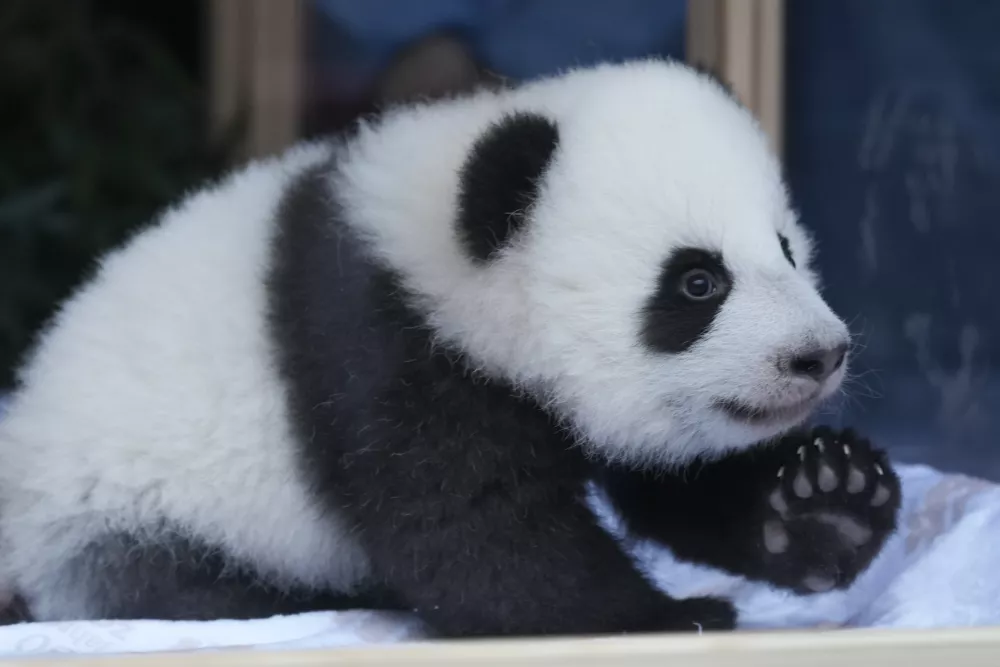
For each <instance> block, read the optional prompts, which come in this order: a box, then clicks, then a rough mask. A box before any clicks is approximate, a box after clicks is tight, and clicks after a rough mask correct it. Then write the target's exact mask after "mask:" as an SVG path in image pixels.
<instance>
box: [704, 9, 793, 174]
mask: <svg viewBox="0 0 1000 667" xmlns="http://www.w3.org/2000/svg"><path fill="white" fill-rule="evenodd" d="M784 35H785V0H688V21H687V54H686V58H687V60H688V61H689V62H692V63H695V64H698V65H702V66H705V67H707V68H709V69H711V70H713V71H715V72H716V73H718V74H719V75H720V76H721V77H722V78H723V79H724V80H726V81H727V82H728V83H729V84H730V85H731V86H732V87H733V90H734V91H735V92H736V94H737V96H739V98H740V99H741V100H742V101H743V103H744V104H746V105H747V107H749V108H750V110H751V111H753V112H754V114H755V115H756V116H757V118H758V120H759V121H760V124H761V126H762V127H763V128H764V131H765V132H767V134H768V137H769V138H770V140H771V144H772V147H773V149H774V150H775V151H776V152H777V153H778V154H779V155H780V154H781V151H782V148H783V144H784V104H785V95H784V85H785V83H784V74H785V72H784V61H785V58H784V51H785V39H784Z"/></svg>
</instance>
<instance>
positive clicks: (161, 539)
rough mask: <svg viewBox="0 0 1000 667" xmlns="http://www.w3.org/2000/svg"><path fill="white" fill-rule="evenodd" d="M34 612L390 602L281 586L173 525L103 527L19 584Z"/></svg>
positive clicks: (230, 610) (268, 609)
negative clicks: (147, 529) (147, 531)
mask: <svg viewBox="0 0 1000 667" xmlns="http://www.w3.org/2000/svg"><path fill="white" fill-rule="evenodd" d="M21 592H22V594H23V595H24V596H25V598H26V599H27V600H28V605H27V606H28V613H29V614H30V616H31V618H32V619H34V620H96V619H101V620H128V619H159V620H186V621H201V620H215V619H235V620H246V619H252V618H268V617H271V616H275V615H284V614H295V613H301V612H307V611H319V610H343V609H357V608H396V605H394V604H393V603H392V601H391V600H389V599H388V598H387V597H386V596H384V595H380V594H378V593H377V592H371V593H369V594H359V595H356V596H355V595H345V594H338V593H335V592H331V591H318V590H310V589H304V588H303V589H298V590H287V589H283V588H279V587H276V586H274V585H272V584H270V583H267V582H266V581H263V580H261V578H260V577H258V576H257V575H255V574H254V573H253V572H252V571H251V570H249V569H248V568H245V567H239V566H235V565H234V564H232V563H231V562H227V559H226V558H225V557H224V555H223V553H222V552H221V551H220V550H219V549H217V548H213V547H211V546H209V545H207V544H204V543H201V542H199V541H197V540H194V539H191V538H188V537H184V536H182V535H179V534H177V533H167V534H164V533H162V532H159V531H158V533H157V536H156V537H155V538H150V537H149V536H143V537H138V536H136V535H133V534H129V533H122V532H116V533H106V534H104V535H103V536H101V537H98V538H97V539H94V540H92V541H91V542H89V543H88V544H86V545H85V546H84V547H83V548H82V549H80V550H79V551H78V552H77V553H76V554H74V555H72V556H71V557H70V558H68V559H67V560H65V561H63V563H62V564H61V565H59V566H57V567H54V568H50V569H48V570H46V572H45V574H44V576H42V577H39V578H36V579H35V580H34V582H33V585H32V586H31V588H30V590H24V591H21Z"/></svg>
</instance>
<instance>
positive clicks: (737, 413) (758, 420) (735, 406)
mask: <svg viewBox="0 0 1000 667" xmlns="http://www.w3.org/2000/svg"><path fill="white" fill-rule="evenodd" d="M813 403H814V402H813V401H812V400H805V401H800V402H799V403H795V404H793V405H782V406H780V407H765V406H760V405H750V404H749V403H744V402H743V401H739V400H736V399H733V398H727V399H722V400H718V401H716V402H715V407H716V408H717V409H719V410H721V411H722V412H724V413H726V415H728V416H729V417H730V418H731V419H735V420H736V421H742V422H747V423H750V424H766V423H769V422H785V421H794V420H797V419H801V418H803V417H805V416H806V415H807V414H809V412H810V410H811V409H812V407H813Z"/></svg>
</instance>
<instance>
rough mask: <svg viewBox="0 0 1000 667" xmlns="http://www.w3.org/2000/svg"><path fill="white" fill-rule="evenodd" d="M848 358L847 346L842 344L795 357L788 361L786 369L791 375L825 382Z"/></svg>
mask: <svg viewBox="0 0 1000 667" xmlns="http://www.w3.org/2000/svg"><path fill="white" fill-rule="evenodd" d="M846 357H847V345H846V344H841V345H838V346H836V347H832V348H820V349H815V350H809V351H808V352H806V353H804V354H797V355H794V356H792V357H791V358H790V359H788V361H787V366H786V368H787V372H788V373H789V374H790V375H795V376H798V377H805V378H810V379H812V380H815V381H816V382H823V381H824V380H826V379H827V378H828V377H830V376H831V375H833V374H834V373H836V372H837V371H838V370H839V369H840V367H841V366H843V365H844V359H845V358H846Z"/></svg>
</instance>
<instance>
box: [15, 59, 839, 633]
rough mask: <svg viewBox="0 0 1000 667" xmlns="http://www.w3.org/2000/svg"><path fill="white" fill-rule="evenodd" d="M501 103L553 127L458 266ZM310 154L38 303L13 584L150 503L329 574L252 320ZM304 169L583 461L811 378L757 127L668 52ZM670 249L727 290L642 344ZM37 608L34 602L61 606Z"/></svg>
mask: <svg viewBox="0 0 1000 667" xmlns="http://www.w3.org/2000/svg"><path fill="white" fill-rule="evenodd" d="M513 110H527V111H535V112H538V113H541V114H544V115H545V116H547V117H549V118H552V119H554V120H555V121H556V123H557V125H558V128H559V134H560V143H559V148H558V150H557V152H556V155H555V159H554V163H553V165H552V167H551V169H550V171H549V173H548V174H547V176H546V177H545V178H544V180H543V183H542V192H541V197H540V200H539V202H538V204H537V206H535V207H534V208H533V210H531V211H529V212H528V213H529V222H528V225H527V233H526V234H525V235H524V237H523V238H522V239H520V242H518V243H517V244H515V246H514V247H512V248H510V249H509V251H508V252H507V253H506V254H505V255H504V256H503V257H502V258H500V259H499V260H498V261H497V262H495V263H494V264H493V265H492V266H490V267H488V268H485V269H484V268H482V267H477V266H474V265H473V264H472V263H471V262H470V261H469V259H468V258H467V256H466V255H465V253H464V252H463V251H462V250H461V249H460V247H459V245H458V242H457V240H456V235H455V231H454V228H453V222H454V219H455V201H456V196H457V189H458V183H459V180H458V179H459V171H460V169H461V167H462V164H463V162H464V160H465V158H466V156H467V155H468V153H469V150H470V147H471V145H472V143H473V142H474V141H475V139H476V138H477V137H478V136H480V135H481V134H482V133H483V132H484V131H485V130H486V129H487V128H488V127H489V125H490V124H491V123H493V122H495V121H497V120H499V119H500V118H501V117H502V115H503V114H505V113H506V112H509V111H513ZM327 157H328V154H327V152H326V149H324V148H322V147H317V146H305V147H302V148H299V149H296V150H293V151H291V152H290V153H288V154H287V155H285V156H284V157H282V158H280V159H277V160H272V161H267V162H263V163H258V164H254V165H251V166H249V167H248V168H246V169H245V170H244V171H242V172H240V173H237V174H236V175H234V176H233V177H231V178H230V179H228V180H227V181H225V182H223V183H222V184H219V185H217V186H215V187H213V188H211V189H207V190H205V191H203V192H200V193H198V194H195V195H194V196H192V197H190V198H189V199H187V200H186V201H185V202H183V203H182V204H181V205H179V206H177V207H176V208H174V209H173V210H171V211H169V212H168V213H167V214H166V215H165V216H164V217H163V218H162V220H161V221H160V223H159V224H158V225H157V226H155V227H153V228H152V229H150V230H148V231H146V232H144V233H142V234H140V235H138V236H137V237H136V238H135V239H133V240H132V241H131V242H130V243H128V244H126V245H125V247H124V248H123V249H121V250H120V251H118V252H116V253H114V254H112V255H110V256H109V257H107V258H106V259H105V260H104V261H103V263H102V266H101V269H100V271H99V273H98V274H97V276H96V278H95V279H94V280H93V281H91V282H90V283H89V284H88V285H86V286H85V287H84V288H83V289H82V290H81V291H80V292H79V293H78V294H76V296H75V297H73V298H72V299H71V300H70V301H69V302H68V303H67V304H66V305H65V307H64V308H63V309H62V311H61V312H60V314H59V316H58V318H57V319H56V320H55V322H54V324H53V325H52V326H51V327H50V328H49V330H48V331H47V332H46V334H45V336H44V337H43V339H42V341H41V343H40V345H39V347H38V349H37V352H36V353H35V354H34V355H33V357H32V358H31V359H30V361H29V363H28V364H27V366H26V367H25V369H24V371H23V388H22V389H21V390H20V391H19V392H18V393H17V395H16V396H15V398H14V400H13V402H12V404H11V406H10V410H9V413H8V415H7V417H6V419H5V420H4V421H3V422H0V507H2V516H0V536H2V539H3V545H2V552H0V553H2V558H0V564H2V568H3V571H4V572H5V573H6V574H7V575H8V576H9V577H10V578H11V579H12V580H14V581H15V582H16V583H18V584H19V587H20V588H22V589H24V588H27V589H33V588H36V584H39V582H40V581H41V580H42V579H43V578H44V577H46V576H48V573H50V572H51V569H52V568H53V567H54V566H55V565H56V564H58V563H60V562H61V561H62V560H64V559H66V558H68V557H69V556H70V555H72V554H73V553H74V552H75V551H76V550H77V549H79V548H80V546H81V545H82V544H83V543H85V542H86V541H87V540H88V539H90V538H92V537H94V536H95V535H98V534H99V533H100V532H102V531H106V530H107V529H108V528H119V529H124V530H136V529H139V528H141V527H142V526H147V525H149V524H151V523H153V522H155V521H157V520H158V519H164V518H165V519H169V520H172V521H173V522H175V523H176V524H179V525H181V526H184V527H185V528H187V529H188V530H190V531H192V532H193V533H194V534H196V535H198V536H200V537H203V538H206V539H208V540H210V541H214V542H216V543H218V544H219V545H220V546H222V547H224V548H226V549H228V550H229V551H230V552H232V553H234V554H235V555H237V556H240V557H242V558H244V559H246V560H247V561H248V562H250V563H251V564H253V565H256V566H257V567H258V568H259V569H260V570H261V571H263V572H264V573H270V574H272V575H274V576H275V577H276V578H277V579H279V580H281V581H288V582H301V583H305V584H312V585H317V586H321V585H322V586H330V587H332V588H340V589H343V588H347V587H349V586H350V585H351V584H352V583H354V582H356V581H357V580H358V579H359V578H360V577H361V576H363V575H364V573H365V572H366V571H367V561H366V558H365V556H364V555H363V554H362V552H361V551H360V549H359V547H358V546H357V545H356V544H355V543H354V542H353V541H352V540H351V539H350V538H349V537H348V536H346V535H345V534H344V533H343V531H342V530H341V529H340V526H339V525H338V520H337V518H336V517H334V516H330V515H329V514H327V513H325V512H324V511H323V509H322V508H321V507H319V506H318V501H317V500H316V499H314V498H312V497H311V496H310V495H309V494H308V493H307V491H306V490H305V488H304V486H303V484H302V482H301V480H300V479H299V477H298V475H297V472H296V469H295V461H294V447H293V443H292V441H291V436H290V426H289V422H288V415H287V408H286V405H285V402H284V400H285V399H284V396H283V393H282V391H281V388H280V383H279V382H278V380H277V376H276V371H275V368H274V364H273V363H272V359H271V355H272V350H271V348H270V341H269V340H268V337H267V335H266V327H265V317H264V316H265V307H266V303H265V288H264V277H265V272H266V270H267V268H268V252H269V246H270V239H271V238H272V235H273V232H274V228H273V227H274V226H273V214H274V212H275V209H276V206H277V203H278V201H279V199H280V197H281V195H282V193H283V191H284V188H285V186H286V185H287V183H288V182H289V180H290V178H291V176H292V175H293V174H295V173H297V172H298V171H300V170H301V169H303V168H304V167H306V166H308V165H313V164H316V163H317V162H319V161H321V160H324V159H326V158H327ZM331 179H332V181H331V185H332V186H334V187H335V188H336V190H337V191H338V194H339V196H341V198H342V200H343V204H344V206H345V211H346V214H347V217H348V222H349V224H351V225H352V227H353V228H354V229H355V230H356V231H357V232H358V233H359V235H361V236H362V237H363V238H364V239H367V240H368V241H369V244H370V248H371V251H372V254H373V257H375V258H377V259H378V260H379V261H383V262H385V263H387V264H389V265H391V266H393V267H394V268H396V269H397V270H398V271H399V273H401V275H403V276H404V277H405V279H406V280H407V282H408V283H409V287H410V288H412V289H413V290H414V291H415V292H416V293H418V294H419V295H420V301H421V305H422V306H423V307H424V308H425V309H426V310H427V312H428V313H429V317H430V320H431V322H432V323H433V324H434V325H435V326H436V327H437V329H438V331H439V333H440V337H441V338H442V339H443V340H448V341H451V342H452V343H455V344H457V345H459V346H461V347H462V348H463V349H464V350H465V351H466V352H467V353H468V354H469V356H470V358H472V359H473V360H474V361H475V362H476V363H477V364H479V365H480V366H481V367H482V369H483V370H484V371H485V372H487V373H493V374H501V375H505V376H507V377H509V378H510V379H512V380H514V381H515V382H517V383H519V384H520V385H522V386H524V387H525V388H527V389H529V390H530V391H533V392H535V393H536V395H538V396H540V397H542V398H543V399H544V400H546V401H549V402H550V403H551V405H552V406H553V408H555V409H556V410H557V411H558V412H559V414H560V415H562V416H563V417H564V418H565V419H566V421H567V423H568V425H570V426H571V427H572V428H574V430H575V431H576V432H577V433H578V434H579V435H581V436H584V441H585V442H587V443H588V444H589V445H590V446H591V451H594V452H600V453H603V454H605V455H608V456H612V457H621V458H629V459H632V460H636V461H642V460H648V459H655V460H658V461H661V462H678V461H683V460H685V459H688V458H690V457H691V456H694V455H697V454H705V453H709V454H712V453H719V452H722V451H724V450H725V449H727V448H732V447H739V446H745V445H747V444H749V443H751V442H754V441H758V440H760V439H762V438H765V437H769V436H773V435H775V434H776V433H777V432H778V431H779V430H781V429H783V428H786V427H787V426H789V424H772V425H770V426H767V427H756V428H751V427H749V426H746V425H742V424H738V423H735V422H732V421H730V420H728V419H727V418H725V417H723V416H722V415H721V414H719V413H718V412H716V411H715V410H714V409H713V408H711V407H710V405H709V403H710V401H711V400H713V399H716V398H725V397H735V398H741V399H744V400H746V401H750V402H754V403H761V404H769V405H782V404H791V403H795V402H797V401H800V400H802V399H804V398H806V394H807V392H809V391H811V390H812V388H811V387H809V386H807V384H806V383H803V384H801V385H800V384H799V383H797V382H796V381H793V380H790V379H788V378H785V377H783V376H781V375H780V374H779V373H778V372H777V370H776V368H775V364H774V358H775V356H776V355H777V354H780V353H781V352H783V351H785V350H787V349H795V348H801V347H802V346H804V345H807V344H809V343H816V344H829V343H831V342H833V341H838V340H840V339H842V338H843V337H844V336H845V335H846V332H845V328H844V325H843V324H842V323H841V322H840V321H839V320H838V319H837V318H836V317H835V316H834V315H833V314H832V313H831V312H830V310H829V309H828V308H827V306H826V305H825V304H824V302H823V301H822V299H821V298H820V296H819V295H818V293H817V291H816V289H815V279H814V276H813V275H812V273H810V271H809V270H808V267H807V264H808V262H807V258H808V254H809V253H810V246H809V241H808V239H807V237H806V235H805V233H804V232H803V231H802V230H801V229H800V228H799V227H798V225H797V223H796V221H795V217H794V215H793V214H792V213H791V212H790V211H789V209H788V206H787V203H786V198H785V192H784V187H783V184H782V182H781V180H780V177H779V173H778V168H777V164H776V161H775V160H774V158H773V157H772V156H771V155H770V154H769V153H768V152H767V148H766V142H765V141H764V138H763V136H762V135H761V133H760V131H759V129H758V128H757V126H756V124H755V123H754V122H753V120H752V118H751V117H750V116H749V115H748V113H747V112H746V111H744V110H743V109H741V108H740V107H738V106H737V105H735V104H734V103H733V102H732V100H730V99H729V98H728V97H727V95H726V94H725V93H724V92H723V91H722V90H721V89H720V88H719V87H718V86H717V85H716V84H715V83H714V82H712V81H710V80H708V79H705V78H703V77H701V76H699V75H695V74H694V73H692V72H691V71H690V70H688V69H686V68H683V67H681V66H679V65H674V64H666V63H655V62H640V63H632V64H628V65H618V66H602V67H597V68H592V69H586V70H580V71H576V72H571V73H567V74H565V75H562V76H559V77H555V78H552V79H548V80H543V81H539V82H536V83H534V84H531V85H527V86H524V87H522V88H519V89H517V90H514V91H507V92H501V93H492V92H483V93H480V94H477V95H475V96H473V97H469V98H462V99H458V100H454V101H451V102H447V103H443V104H437V105H429V106H418V107H411V108H405V109H401V110H399V111H397V112H395V113H393V114H391V115H390V116H389V117H388V118H386V119H385V120H383V121H380V122H379V123H378V124H374V125H371V126H369V127H367V128H364V129H363V131H362V132H361V133H360V135H359V136H358V138H357V140H356V141H354V142H353V143H352V144H351V146H350V147H349V149H348V150H347V152H346V153H345V155H344V158H343V160H342V161H341V168H340V169H339V170H338V171H337V173H336V174H335V175H333V176H331ZM777 231H780V232H782V233H784V234H786V235H787V236H788V238H789V239H790V241H791V245H792V248H793V251H794V254H795V256H796V259H797V261H798V262H799V267H800V268H799V269H798V270H794V269H793V268H792V267H791V266H790V265H789V264H788V262H787V261H786V260H785V259H784V257H783V256H782V252H781V249H780V247H779V244H778V241H777V238H776V232H777ZM680 244H694V245H697V246H700V247H704V248H708V249H715V250H720V251H721V252H722V253H723V254H724V256H725V259H726V262H727V264H728V266H729V267H730V269H731V271H732V272H733V273H734V275H735V280H736V285H737V287H736V289H735V291H734V292H733V293H732V294H731V295H730V298H729V300H728V301H727V304H726V306H725V308H724V310H723V311H722V313H721V315H720V317H719V318H718V319H717V323H716V326H715V328H714V329H713V331H712V332H711V333H710V335H709V336H707V337H706V338H705V339H704V340H702V341H701V342H699V343H698V344H697V345H695V346H694V348H692V349H691V350H690V351H689V352H687V353H685V354H681V355H662V354H654V353H652V352H649V351H647V350H645V349H644V348H643V347H642V346H641V345H639V344H638V338H639V336H638V327H639V318H638V312H639V310H640V309H641V307H642V305H643V303H644V301H645V300H646V298H647V297H648V296H649V295H650V294H651V292H652V291H653V289H654V285H655V282H656V278H657V273H658V271H659V268H660V265H661V262H662V261H663V259H664V258H665V257H666V256H667V255H668V253H669V252H670V251H671V249H672V248H675V247H677V246H678V245H680ZM839 380H840V377H839V376H837V377H835V378H833V379H832V380H831V382H830V383H829V384H828V386H827V387H826V388H825V389H824V394H828V393H829V392H830V391H832V390H833V388H835V386H836V384H837V383H838V382H839ZM109 576H113V574H110V575H109ZM37 604H38V605H39V606H38V607H36V609H35V610H34V611H35V613H36V614H38V615H39V616H40V617H43V618H59V617H66V616H71V615H73V613H74V610H65V609H55V608H46V607H45V601H44V600H42V601H38V602H37Z"/></svg>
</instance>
